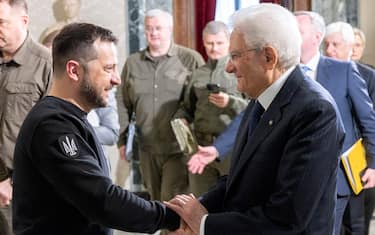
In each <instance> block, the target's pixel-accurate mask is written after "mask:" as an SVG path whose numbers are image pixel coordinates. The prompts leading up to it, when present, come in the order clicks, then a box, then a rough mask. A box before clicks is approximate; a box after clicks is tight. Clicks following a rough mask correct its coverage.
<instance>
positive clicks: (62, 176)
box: [31, 117, 178, 233]
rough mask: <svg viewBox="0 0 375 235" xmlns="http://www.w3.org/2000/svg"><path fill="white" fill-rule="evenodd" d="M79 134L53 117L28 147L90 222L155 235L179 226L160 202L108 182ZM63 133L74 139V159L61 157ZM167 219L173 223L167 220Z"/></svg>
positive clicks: (65, 120)
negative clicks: (162, 229) (75, 153)
mask: <svg viewBox="0 0 375 235" xmlns="http://www.w3.org/2000/svg"><path fill="white" fill-rule="evenodd" d="M79 133H80V131H79V129H78V128H77V127H75V125H74V120H72V119H71V118H69V117H56V118H53V119H49V120H45V121H43V122H42V123H40V124H39V126H38V128H37V130H36V131H35V134H34V137H33V141H32V144H31V146H32V149H31V151H32V156H34V158H33V161H34V163H35V166H36V167H37V168H38V170H39V172H40V173H41V174H42V175H43V178H44V179H46V180H47V181H48V182H49V183H50V185H51V186H53V187H54V190H55V191H56V192H57V193H58V194H60V196H61V197H62V198H64V200H65V201H67V202H69V203H70V204H71V205H72V206H73V207H74V208H76V209H77V210H78V211H79V212H80V213H82V214H83V215H84V216H85V217H86V218H87V219H88V220H89V221H92V222H93V223H99V224H102V225H105V226H107V227H111V228H115V229H121V230H126V231H134V232H147V233H153V232H155V231H156V230H158V229H160V228H163V227H164V228H169V229H175V228H176V227H178V219H176V218H178V217H177V216H173V215H166V213H167V212H166V208H165V206H164V205H162V204H161V203H159V202H154V201H146V200H143V199H142V198H140V197H137V196H136V195H134V194H132V193H130V192H128V191H127V190H124V189H122V188H121V187H119V186H117V185H114V184H112V181H111V179H110V178H108V177H107V176H106V175H105V174H104V173H103V170H102V167H101V166H100V163H99V162H98V158H97V156H96V153H95V152H94V151H93V149H92V148H91V147H90V145H89V144H88V143H87V142H86V141H85V139H84V138H82V136H81V134H79ZM65 135H70V136H71V137H72V139H74V140H75V141H74V143H75V146H76V148H77V152H78V154H77V156H75V157H69V156H67V155H66V153H64V149H63V148H62V147H61V141H60V140H59V137H61V136H65ZM41 139H43V140H44V141H40V140H41ZM169 212H170V211H169ZM166 216H169V217H171V218H172V219H170V221H166V220H165V217H166ZM173 218H175V219H173ZM176 221H177V222H176ZM167 222H169V224H167Z"/></svg>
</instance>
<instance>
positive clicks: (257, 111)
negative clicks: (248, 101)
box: [252, 100, 264, 119]
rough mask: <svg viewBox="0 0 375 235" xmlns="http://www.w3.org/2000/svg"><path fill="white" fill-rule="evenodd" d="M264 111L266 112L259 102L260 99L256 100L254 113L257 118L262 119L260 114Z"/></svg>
mask: <svg viewBox="0 0 375 235" xmlns="http://www.w3.org/2000/svg"><path fill="white" fill-rule="evenodd" d="M263 112H264V108H263V106H262V105H261V104H260V103H259V101H257V100H256V101H255V104H254V107H253V111H252V113H253V114H254V116H255V117H256V118H257V119H260V116H262V114H263Z"/></svg>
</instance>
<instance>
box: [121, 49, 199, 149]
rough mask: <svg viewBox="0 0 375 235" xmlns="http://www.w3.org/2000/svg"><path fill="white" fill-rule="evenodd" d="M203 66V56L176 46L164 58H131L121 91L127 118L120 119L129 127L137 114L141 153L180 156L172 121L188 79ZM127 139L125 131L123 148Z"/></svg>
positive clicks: (144, 55)
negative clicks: (142, 151) (195, 70)
mask: <svg viewBox="0 0 375 235" xmlns="http://www.w3.org/2000/svg"><path fill="white" fill-rule="evenodd" d="M203 64H204V61H203V58H202V57H201V55H200V54H199V53H197V52H195V51H193V50H191V49H188V48H185V47H182V46H179V45H176V44H172V45H171V47H170V49H169V51H168V53H167V54H166V55H165V56H163V57H160V58H156V59H155V58H153V57H151V55H150V54H149V52H148V50H147V49H145V50H142V51H140V52H137V53H134V54H132V55H130V56H129V58H128V59H127V61H126V63H125V66H124V69H123V71H122V75H121V78H122V84H121V87H120V89H119V91H120V92H121V95H122V101H123V104H124V106H125V110H126V111H125V112H126V114H127V115H122V116H121V115H120V125H122V126H123V127H124V126H125V127H126V126H128V124H129V119H130V117H131V114H132V112H135V115H136V128H137V134H138V141H139V145H140V148H141V149H143V150H147V151H151V152H153V153H158V154H164V153H177V152H180V149H179V147H178V144H177V140H176V138H175V136H174V134H173V131H172V128H171V124H170V121H171V119H172V117H173V115H174V113H175V112H176V111H177V109H178V107H179V102H180V100H181V98H182V97H183V90H184V87H185V83H186V79H187V78H188V77H189V76H190V74H191V72H192V70H194V69H196V68H198V67H199V66H201V65H203ZM120 110H121V109H120ZM122 129H124V128H122ZM125 136H126V131H123V132H122V134H121V136H120V140H119V142H118V145H119V146H121V145H123V144H124V143H125Z"/></svg>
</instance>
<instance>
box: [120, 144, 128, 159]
mask: <svg viewBox="0 0 375 235" xmlns="http://www.w3.org/2000/svg"><path fill="white" fill-rule="evenodd" d="M125 150H126V146H125V144H124V145H121V146H120V148H118V153H119V155H120V159H121V160H126V161H128V159H127V158H126V153H125V152H126V151H125Z"/></svg>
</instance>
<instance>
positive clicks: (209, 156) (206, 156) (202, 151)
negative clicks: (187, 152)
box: [188, 146, 219, 174]
mask: <svg viewBox="0 0 375 235" xmlns="http://www.w3.org/2000/svg"><path fill="white" fill-rule="evenodd" d="M218 156H219V153H218V151H217V150H216V148H215V147H214V146H205V147H202V146H198V152H196V153H195V154H194V155H193V156H191V158H190V160H189V162H188V168H189V171H190V172H191V173H192V174H202V173H203V171H204V168H205V167H206V166H207V165H208V164H210V163H211V162H213V161H214V160H215V159H216V158H217V157H218Z"/></svg>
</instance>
